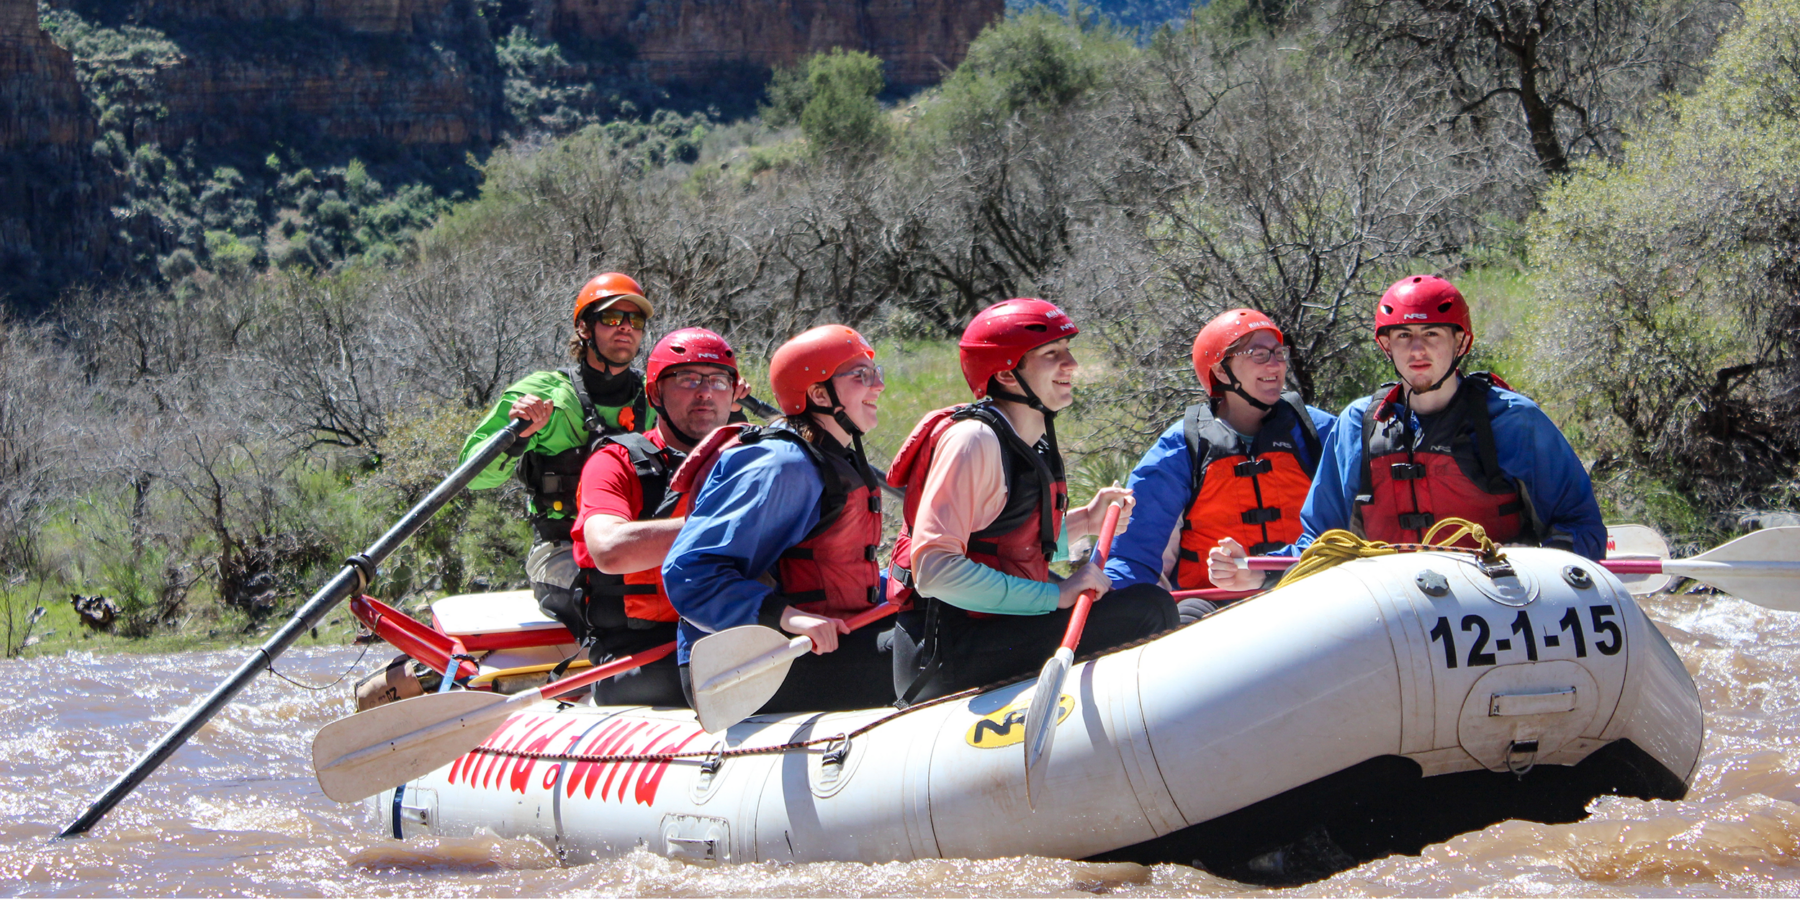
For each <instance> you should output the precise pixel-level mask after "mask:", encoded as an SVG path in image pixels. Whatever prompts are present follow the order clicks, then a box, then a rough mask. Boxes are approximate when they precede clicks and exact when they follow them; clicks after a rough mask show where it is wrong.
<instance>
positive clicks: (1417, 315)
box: [1400, 313, 1431, 319]
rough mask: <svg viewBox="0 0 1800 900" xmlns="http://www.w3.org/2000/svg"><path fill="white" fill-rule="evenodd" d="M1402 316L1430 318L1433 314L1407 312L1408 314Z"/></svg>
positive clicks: (1405, 317) (1407, 317) (1403, 317)
mask: <svg viewBox="0 0 1800 900" xmlns="http://www.w3.org/2000/svg"><path fill="white" fill-rule="evenodd" d="M1400 318H1402V319H1429V318H1431V316H1430V315H1429V314H1427V313H1407V314H1406V315H1403V316H1401V317H1400Z"/></svg>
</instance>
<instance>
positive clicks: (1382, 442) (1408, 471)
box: [1352, 372, 1541, 547]
mask: <svg viewBox="0 0 1800 900" xmlns="http://www.w3.org/2000/svg"><path fill="white" fill-rule="evenodd" d="M1495 385H1498V386H1500V387H1507V385H1506V382H1504V381H1501V380H1500V379H1499V378H1498V377H1496V376H1494V375H1491V374H1489V373H1487V372H1476V373H1474V374H1472V375H1468V376H1466V377H1464V378H1463V380H1462V384H1461V385H1459V386H1458V387H1457V389H1456V395H1455V396H1454V397H1452V398H1451V399H1450V405H1449V406H1448V407H1446V408H1445V409H1444V410H1443V412H1441V413H1439V414H1437V415H1435V416H1432V417H1431V420H1430V422H1428V423H1427V424H1426V426H1425V430H1424V431H1423V432H1422V433H1415V432H1414V431H1413V430H1412V425H1411V420H1412V417H1411V416H1410V415H1408V414H1407V410H1406V409H1405V408H1404V407H1402V406H1401V405H1400V400H1401V393H1400V392H1401V390H1402V387H1403V386H1402V385H1398V384H1396V385H1393V386H1392V387H1391V388H1390V387H1389V386H1388V385H1383V386H1382V387H1381V389H1380V390H1377V391H1376V392H1375V394H1374V396H1373V397H1371V398H1370V400H1369V408H1368V410H1367V411H1366V412H1364V413H1363V423H1362V425H1363V436H1362V440H1363V467H1362V491H1361V493H1360V494H1359V495H1358V496H1357V498H1356V504H1355V512H1354V515H1353V516H1352V528H1353V529H1355V530H1356V531H1357V532H1358V533H1360V534H1362V535H1363V536H1364V537H1366V538H1368V539H1370V540H1376V541H1387V542H1389V543H1418V542H1420V541H1422V540H1423V539H1424V536H1425V531H1426V530H1427V529H1429V528H1430V527H1431V526H1432V524H1433V523H1435V522H1437V521H1438V520H1439V519H1443V518H1447V517H1450V516H1456V517H1459V518H1463V519H1468V520H1469V521H1471V522H1475V523H1476V524H1479V525H1480V526H1481V527H1482V528H1483V529H1485V530H1486V531H1487V535H1488V537H1490V538H1492V539H1493V540H1494V541H1496V542H1498V543H1503V544H1504V543H1517V542H1535V535H1536V534H1537V533H1539V532H1540V531H1541V529H1540V528H1538V527H1536V525H1535V519H1536V517H1535V516H1533V515H1532V513H1531V510H1530V506H1529V504H1528V503H1527V502H1526V499H1525V497H1524V496H1523V494H1522V493H1521V492H1520V490H1519V486H1518V483H1517V482H1515V481H1514V480H1513V479H1511V478H1509V477H1507V475H1506V473H1505V472H1503V471H1501V469H1500V462H1499V454H1498V453H1497V452H1496V451H1495V448H1494V423H1493V420H1492V419H1491V418H1489V416H1488V408H1487V398H1488V388H1489V387H1492V386H1495ZM1459 543H1462V544H1466V545H1467V546H1470V547H1473V546H1475V543H1474V541H1472V540H1470V539H1468V538H1464V539H1463V540H1462V541H1460V542H1459Z"/></svg>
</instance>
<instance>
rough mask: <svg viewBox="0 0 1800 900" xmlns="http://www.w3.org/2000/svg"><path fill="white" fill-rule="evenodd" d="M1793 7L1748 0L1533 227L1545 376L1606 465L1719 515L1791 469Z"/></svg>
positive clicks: (1795, 384)
mask: <svg viewBox="0 0 1800 900" xmlns="http://www.w3.org/2000/svg"><path fill="white" fill-rule="evenodd" d="M1796 198H1800V0H1754V2H1751V3H1748V4H1746V6H1745V8H1744V19H1743V23H1742V24H1741V25H1740V26H1738V27H1737V28H1736V29H1735V30H1734V31H1732V32H1731V33H1729V34H1728V35H1727V36H1725V37H1724V38H1723V39H1722V41H1721V43H1720V46H1719V49H1718V52H1717V53H1716V54H1715V55H1714V57H1713V59H1712V68H1711V72H1710V74H1709V75H1708V76H1707V78H1706V80H1705V82H1704V84H1703V85H1702V86H1701V87H1700V89H1699V90H1698V92H1697V93H1695V94H1694V95H1692V96H1690V97H1685V98H1679V99H1676V100H1674V101H1672V102H1671V103H1670V105H1669V106H1668V108H1667V109H1666V110H1665V111H1664V112H1662V113H1661V114H1659V115H1657V116H1655V117H1654V118H1653V119H1652V120H1651V121H1650V122H1648V123H1647V124H1646V125H1645V126H1644V128H1643V129H1642V131H1641V133H1640V135H1639V136H1638V137H1637V138H1635V139H1633V140H1631V141H1629V142H1627V143H1626V145H1625V147H1624V152H1623V154H1622V158H1621V160H1620V161H1619V163H1618V164H1616V165H1611V164H1604V163H1599V162H1590V163H1586V164H1581V165H1577V166H1576V167H1575V169H1574V174H1573V176H1572V177H1571V178H1570V179H1569V180H1568V181H1567V182H1566V183H1565V184H1563V185H1561V186H1559V187H1557V188H1555V189H1553V190H1552V191H1550V192H1549V193H1548V194H1547V195H1546V197H1545V200H1544V210H1543V213H1542V214H1541V215H1540V216H1539V217H1538V218H1537V219H1536V221H1535V222H1534V228H1533V243H1532V254H1533V257H1534V258H1535V259H1536V260H1537V262H1538V263H1539V264H1540V266H1541V269H1542V272H1541V276H1540V278H1539V284H1540V286H1541V289H1542V292H1543V294H1544V299H1543V303H1542V309H1543V312H1542V314H1541V318H1542V323H1543V336H1544V347H1543V351H1544V353H1545V354H1546V355H1547V357H1548V358H1550V359H1551V360H1554V361H1555V364H1554V365H1553V366H1551V367H1549V370H1550V374H1551V376H1552V378H1553V380H1554V384H1555V385H1556V387H1557V388H1558V389H1559V390H1560V392H1561V394H1562V396H1563V397H1564V398H1565V399H1566V401H1567V402H1569V403H1570V404H1571V405H1572V406H1573V408H1574V409H1575V410H1577V411H1578V413H1579V417H1580V418H1579V421H1580V422H1581V423H1582V426H1583V427H1584V428H1585V429H1587V430H1589V431H1591V432H1592V436H1593V437H1594V439H1595V442H1596V444H1597V446H1598V448H1599V449H1600V451H1601V453H1602V461H1603V462H1604V463H1607V465H1605V466H1602V467H1601V468H1602V469H1606V468H1618V467H1621V466H1624V467H1633V468H1637V469H1640V470H1642V471H1646V472H1648V473H1650V474H1651V475H1653V476H1655V477H1658V478H1660V479H1664V480H1666V482H1667V483H1669V484H1671V485H1673V486H1674V487H1676V488H1677V489H1678V490H1680V491H1682V492H1683V493H1685V494H1687V495H1688V496H1689V497H1692V498H1695V499H1698V500H1699V501H1701V503H1702V504H1703V505H1704V506H1706V507H1708V508H1711V509H1713V510H1715V511H1718V510H1723V509H1729V508H1731V507H1732V506H1735V505H1738V504H1764V503H1773V502H1779V501H1781V500H1783V499H1786V498H1791V497H1792V496H1793V495H1794V493H1795V488H1796V483H1795V471H1796V465H1797V464H1800V225H1796V223H1797V222H1800V199H1796Z"/></svg>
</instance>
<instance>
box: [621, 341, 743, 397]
mask: <svg viewBox="0 0 1800 900" xmlns="http://www.w3.org/2000/svg"><path fill="white" fill-rule="evenodd" d="M702 363H703V364H706V365H712V366H723V367H724V368H727V369H730V370H731V371H732V373H733V374H736V373H737V370H738V364H737V353H736V352H735V351H733V350H732V349H731V345H730V344H728V343H726V342H725V339H724V338H722V337H719V336H718V335H717V334H714V333H713V332H711V331H708V330H706V329H704V328H682V329H679V330H677V331H671V332H669V333H668V334H666V335H663V339H662V340H660V341H657V342H656V346H655V347H652V348H651V349H650V360H649V362H648V363H646V364H645V366H644V380H645V382H647V383H649V384H655V383H656V382H657V380H658V379H660V378H662V373H663V370H664V369H666V368H668V367H670V366H686V365H695V364H702Z"/></svg>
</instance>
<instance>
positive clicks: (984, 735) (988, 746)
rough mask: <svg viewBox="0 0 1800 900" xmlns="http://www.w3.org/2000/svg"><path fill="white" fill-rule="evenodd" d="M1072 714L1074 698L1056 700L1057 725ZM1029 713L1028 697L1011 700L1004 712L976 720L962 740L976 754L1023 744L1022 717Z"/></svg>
mask: <svg viewBox="0 0 1800 900" xmlns="http://www.w3.org/2000/svg"><path fill="white" fill-rule="evenodd" d="M1074 711H1075V698H1074V697H1071V696H1069V695H1068V694H1063V695H1062V696H1061V697H1058V698H1057V700H1056V721H1057V723H1058V724H1061V722H1062V720H1064V719H1067V718H1068V717H1069V713H1072V712H1074ZM1030 712H1031V695H1029V694H1027V695H1025V697H1023V698H1022V699H1019V700H1014V701H1013V702H1012V703H1011V704H1009V705H1008V706H1006V707H1005V708H1003V709H998V710H995V711H993V712H991V713H988V714H987V715H985V716H982V717H981V718H979V719H976V720H975V724H974V725H971V726H969V733H968V734H967V735H966V736H965V737H964V740H966V741H967V742H968V744H969V746H971V747H974V748H975V749H977V750H992V749H994V748H995V747H1010V746H1012V745H1014V744H1022V743H1024V742H1025V717H1026V716H1027V715H1028V714H1030Z"/></svg>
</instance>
